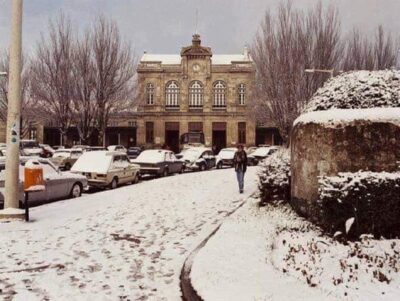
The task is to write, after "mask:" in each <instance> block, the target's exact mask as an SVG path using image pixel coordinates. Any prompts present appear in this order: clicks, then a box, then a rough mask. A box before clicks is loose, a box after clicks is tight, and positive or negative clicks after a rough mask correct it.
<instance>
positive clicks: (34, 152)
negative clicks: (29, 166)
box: [23, 148, 42, 155]
mask: <svg viewBox="0 0 400 301" xmlns="http://www.w3.org/2000/svg"><path fill="white" fill-rule="evenodd" d="M23 152H24V153H25V154H27V155H40V154H41V153H42V149H41V148H24V149H23Z"/></svg>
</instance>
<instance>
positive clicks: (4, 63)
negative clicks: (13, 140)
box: [0, 51, 35, 137]
mask: <svg viewBox="0 0 400 301" xmlns="http://www.w3.org/2000/svg"><path fill="white" fill-rule="evenodd" d="M9 62H10V55H9V53H8V51H1V52H0V71H1V72H6V73H7V75H6V76H1V77H0V121H1V122H4V123H6V122H7V107H8V105H7V104H8V79H9V77H8V74H9ZM21 72H22V73H21V87H22V93H21V98H22V99H21V124H20V130H21V133H20V134H21V137H26V136H27V134H28V130H29V128H30V127H31V125H32V123H33V122H34V121H35V118H34V117H35V116H34V115H35V114H34V112H33V110H34V108H33V106H32V101H31V98H30V86H29V61H28V60H27V59H26V56H25V55H23V56H22V71H21Z"/></svg>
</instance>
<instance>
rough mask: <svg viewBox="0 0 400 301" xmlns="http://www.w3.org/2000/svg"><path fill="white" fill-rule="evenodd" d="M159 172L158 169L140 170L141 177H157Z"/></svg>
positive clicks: (145, 168)
mask: <svg viewBox="0 0 400 301" xmlns="http://www.w3.org/2000/svg"><path fill="white" fill-rule="evenodd" d="M160 172H161V169H160V168H159V167H143V168H140V174H141V175H157V174H159V173H160Z"/></svg>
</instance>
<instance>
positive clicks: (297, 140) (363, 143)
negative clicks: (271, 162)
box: [291, 109, 400, 218]
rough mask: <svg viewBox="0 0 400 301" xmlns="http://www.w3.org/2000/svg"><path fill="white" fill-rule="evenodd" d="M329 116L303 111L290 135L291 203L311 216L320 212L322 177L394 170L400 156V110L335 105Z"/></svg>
mask: <svg viewBox="0 0 400 301" xmlns="http://www.w3.org/2000/svg"><path fill="white" fill-rule="evenodd" d="M310 115H312V116H310ZM330 115H332V114H331V112H330V111H320V112H313V113H308V114H304V115H302V116H301V117H300V118H299V119H298V120H297V121H296V122H295V126H294V129H293V132H292V136H291V178H292V185H291V196H292V203H293V206H294V207H295V209H297V210H298V211H299V212H300V213H301V214H303V215H305V216H308V217H310V218H312V217H313V216H315V214H318V212H316V211H315V210H316V207H315V206H314V205H315V202H316V201H317V199H318V177H319V176H323V175H327V176H334V175H337V174H338V173H339V172H356V171H359V170H370V171H376V172H380V171H388V172H391V171H395V170H397V168H398V161H400V109H371V110H369V109H367V110H336V113H335V114H333V115H334V116H333V117H332V116H330ZM329 116H330V117H329ZM314 117H316V118H314Z"/></svg>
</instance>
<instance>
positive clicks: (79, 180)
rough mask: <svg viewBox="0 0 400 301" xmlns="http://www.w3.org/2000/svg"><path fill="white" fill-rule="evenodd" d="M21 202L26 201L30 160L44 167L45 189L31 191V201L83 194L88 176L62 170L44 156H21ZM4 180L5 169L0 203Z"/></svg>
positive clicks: (0, 175)
mask: <svg viewBox="0 0 400 301" xmlns="http://www.w3.org/2000/svg"><path fill="white" fill-rule="evenodd" d="M20 161H21V164H20V170H19V177H20V185H19V186H20V187H19V190H20V196H19V200H20V202H22V201H24V191H23V183H24V166H25V163H26V162H28V161H30V162H33V164H36V165H39V166H40V167H42V169H43V179H44V186H45V190H44V191H36V192H31V193H29V203H41V202H45V201H53V200H59V199H65V198H77V197H79V196H81V194H82V191H83V190H85V189H87V180H86V177H84V176H81V175H76V174H72V173H69V172H60V171H59V170H58V169H57V167H56V166H54V165H53V164H52V163H51V162H50V161H49V160H48V159H44V158H34V159H32V158H31V157H29V158H26V157H25V158H21V159H20ZM4 181H5V171H2V172H0V203H2V202H3V201H4V192H5V191H4V184H5V183H4Z"/></svg>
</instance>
